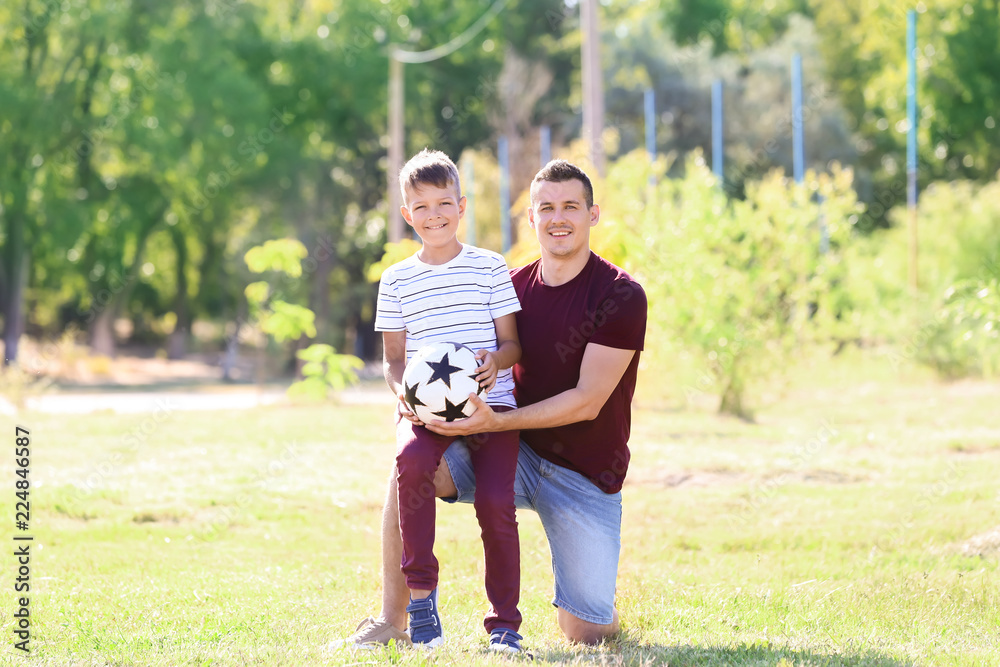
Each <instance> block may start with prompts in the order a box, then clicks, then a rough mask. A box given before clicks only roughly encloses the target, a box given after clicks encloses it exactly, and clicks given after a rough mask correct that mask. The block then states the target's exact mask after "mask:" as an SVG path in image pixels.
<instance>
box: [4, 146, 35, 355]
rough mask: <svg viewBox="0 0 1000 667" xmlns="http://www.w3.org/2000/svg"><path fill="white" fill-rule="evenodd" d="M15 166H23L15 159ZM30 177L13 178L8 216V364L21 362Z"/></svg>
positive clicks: (6, 261) (26, 278) (5, 325)
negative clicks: (19, 360) (19, 347)
mask: <svg viewBox="0 0 1000 667" xmlns="http://www.w3.org/2000/svg"><path fill="white" fill-rule="evenodd" d="M14 162H15V164H19V162H18V161H17V160H14ZM26 179H27V176H26V175H25V173H24V172H23V171H22V172H21V174H20V175H19V176H17V177H15V178H14V179H12V181H13V182H12V183H11V185H12V186H13V187H12V190H13V192H12V195H13V197H12V199H13V201H12V202H11V205H10V207H9V208H8V209H7V211H6V213H5V214H4V217H5V218H6V221H7V234H6V235H7V238H6V240H5V244H4V245H5V248H4V250H5V257H4V268H5V269H6V271H7V275H6V276H5V280H4V286H5V287H6V288H7V289H6V293H5V294H4V298H3V303H4V318H3V324H4V327H3V342H4V365H5V366H8V365H10V364H13V363H15V362H16V361H17V351H18V344H19V343H20V341H21V334H23V333H24V319H25V318H24V288H25V287H26V286H27V282H28V262H29V259H30V258H29V255H28V248H27V244H26V242H25V238H24V232H25V226H26V224H27V209H28V182H27V180H26Z"/></svg>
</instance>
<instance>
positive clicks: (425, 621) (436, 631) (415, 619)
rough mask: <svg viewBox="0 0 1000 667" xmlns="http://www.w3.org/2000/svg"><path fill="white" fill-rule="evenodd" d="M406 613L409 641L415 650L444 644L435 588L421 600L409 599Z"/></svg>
mask: <svg viewBox="0 0 1000 667" xmlns="http://www.w3.org/2000/svg"><path fill="white" fill-rule="evenodd" d="M406 613H407V614H408V615H409V617H410V621H409V625H410V641H412V642H413V645H414V646H415V647H416V648H426V649H430V648H435V647H437V646H440V645H441V644H443V643H444V630H443V629H442V628H441V615H440V614H439V613H438V592H437V589H436V588H435V589H434V590H433V591H431V594H430V595H428V596H427V597H426V598H424V599H423V600H414V599H413V598H410V604H408V605H407V606H406Z"/></svg>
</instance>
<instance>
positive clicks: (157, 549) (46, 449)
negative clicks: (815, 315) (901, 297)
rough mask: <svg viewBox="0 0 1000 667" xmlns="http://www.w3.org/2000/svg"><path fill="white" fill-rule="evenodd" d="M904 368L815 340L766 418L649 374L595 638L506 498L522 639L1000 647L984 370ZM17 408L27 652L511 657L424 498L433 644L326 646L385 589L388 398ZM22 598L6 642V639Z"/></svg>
mask: <svg viewBox="0 0 1000 667" xmlns="http://www.w3.org/2000/svg"><path fill="white" fill-rule="evenodd" d="M894 371H895V369H890V368H889V367H888V365H887V364H886V363H884V362H880V361H879V360H878V359H877V358H864V359H853V360H848V361H846V362H840V361H839V362H838V363H836V364H820V365H810V364H809V363H808V362H804V364H803V366H802V367H801V368H800V369H798V370H797V371H796V372H795V374H794V376H793V378H792V380H791V381H789V382H787V383H785V384H784V385H783V386H782V387H781V388H780V390H775V391H774V392H773V393H771V394H766V395H762V396H760V397H758V400H759V402H760V404H761V405H762V408H761V409H760V411H759V412H758V420H757V422H756V423H754V424H748V423H745V422H742V421H738V420H733V419H727V418H724V417H719V416H716V415H714V414H712V412H711V411H709V410H706V409H700V408H695V409H692V408H689V407H688V406H686V405H685V404H683V402H682V401H683V399H675V398H674V395H675V394H669V393H668V394H666V395H663V396H661V395H660V394H658V393H657V392H656V391H655V390H653V389H655V385H654V383H653V382H652V381H651V380H650V379H649V378H647V379H646V381H645V382H644V385H643V388H642V389H641V390H640V394H639V398H638V402H637V405H638V407H637V410H636V412H635V415H634V424H633V437H632V449H633V460H632V468H631V470H630V473H629V481H628V483H627V484H626V488H625V491H624V525H623V552H622V560H621V567H620V572H619V579H618V591H619V592H618V604H619V609H620V611H621V617H622V625H623V628H624V631H623V633H622V635H621V636H620V637H619V638H618V639H617V640H616V641H613V642H610V643H608V644H606V645H604V646H602V647H599V648H596V649H589V648H581V647H575V646H571V645H569V644H567V643H566V642H565V641H564V640H563V639H562V637H561V634H560V633H559V630H558V627H557V626H556V624H555V615H554V611H553V608H552V607H551V605H550V604H549V600H550V598H551V587H552V577H551V572H550V569H549V568H550V566H549V557H548V549H547V546H546V542H545V538H544V535H543V533H542V531H541V527H540V524H539V523H538V520H537V518H536V517H535V516H534V515H532V514H530V513H524V512H522V513H520V514H519V522H520V526H521V541H522V542H521V548H522V568H523V571H522V580H523V590H522V604H521V610H522V613H523V614H524V618H525V622H524V625H523V627H522V633H523V634H525V635H526V636H527V646H528V647H529V648H530V649H531V650H532V651H533V653H534V654H535V657H536V662H538V663H541V664H549V663H552V664H580V665H584V664H585V665H651V664H671V665H730V664H736V665H776V664H780V665H841V664H843V665H908V664H962V665H966V664H1000V657H998V655H1000V639H998V635H1000V632H998V628H1000V572H998V558H997V554H996V553H995V552H994V553H986V554H983V555H965V554H964V553H963V551H962V549H961V546H962V545H963V543H965V542H966V541H967V540H968V539H969V538H972V537H973V536H975V535H978V534H982V533H984V532H987V531H989V530H992V529H994V528H996V527H998V526H1000V489H998V485H997V481H996V480H997V479H998V478H1000V446H998V444H997V443H1000V422H998V420H997V419H996V418H995V417H991V416H990V415H995V414H996V406H997V405H998V404H1000V386H998V385H996V384H992V385H991V384H989V383H984V382H964V383H956V384H939V383H935V382H933V381H931V380H929V379H928V378H927V377H926V376H924V375H922V374H919V373H916V372H913V371H906V370H903V371H899V372H894ZM386 393H388V392H386ZM676 395H678V396H679V395H680V394H679V393H677V394H676ZM652 397H657V399H656V400H653V399H652ZM16 421H17V423H18V424H19V425H21V426H25V427H28V428H30V429H31V435H32V442H33V446H32V484H33V486H32V495H31V501H32V530H31V532H32V534H33V535H34V536H35V542H34V547H33V560H32V597H31V609H32V626H33V628H32V632H33V635H32V648H33V658H32V660H31V664H40V665H104V664H110V665H248V664H249V665H300V664H376V663H399V664H423V663H425V662H429V663H434V664H442V665H444V664H449V665H450V664H463V665H464V664H483V665H489V664H508V663H509V662H510V660H505V659H499V658H493V657H492V656H489V655H488V654H486V653H485V643H486V635H485V633H484V631H483V630H482V614H483V612H484V611H485V608H486V606H487V603H486V600H485V595H484V593H483V590H482V573H483V565H482V547H481V545H480V542H479V541H478V538H477V536H478V527H477V525H476V522H475V517H474V514H473V510H472V508H471V507H470V506H459V507H455V506H443V505H439V510H440V511H439V514H438V516H439V529H438V536H439V537H438V543H437V553H438V556H439V558H440V561H441V571H442V588H441V602H442V609H443V614H444V620H445V623H446V632H447V633H448V635H449V641H448V643H447V644H446V646H445V647H443V648H442V649H440V650H439V651H437V652H436V653H434V654H433V655H431V656H425V655H424V654H418V653H415V652H411V651H403V652H401V653H396V652H392V651H384V652H378V653H375V654H367V653H365V654H352V653H343V652H342V653H329V652H326V651H325V650H324V647H325V646H326V645H327V644H328V643H329V642H330V641H331V640H334V639H337V638H340V637H344V636H346V635H348V634H350V632H351V631H352V630H353V629H354V625H355V624H356V623H357V622H358V620H360V619H361V618H363V617H364V616H366V615H368V614H370V613H373V612H376V611H377V608H378V605H377V603H378V601H379V576H378V572H379V536H378V530H379V521H380V511H381V504H382V498H383V496H384V491H385V482H386V477H387V472H388V470H389V467H390V465H391V461H392V458H393V454H394V442H393V429H392V425H391V423H390V421H389V410H388V408H387V407H386V406H382V405H372V406H335V405H325V406H322V407H294V406H283V407H270V408H264V409H260V410H256V411H247V412H231V413H194V412H185V413H180V412H172V413H171V412H161V413H158V414H153V415H115V414H112V413H108V412H105V413H97V414H92V415H87V416H76V415H66V416H55V415H42V414H31V413H29V414H25V415H22V416H20V417H19V418H18V419H17V420H16ZM4 424H7V425H9V424H12V422H11V420H9V419H8V418H4ZM4 431H5V432H9V433H13V428H12V426H5V427H4ZM11 438H12V436H11ZM12 459H13V457H12V456H6V457H4V458H3V460H2V461H0V478H2V479H6V480H13V479H14V477H13V472H12V466H13V460H12ZM10 487H11V488H10V491H9V493H8V494H7V495H8V498H9V500H8V502H9V507H10V511H9V514H10V515H12V514H13V509H14V507H13V505H14V499H13V492H14V490H13V483H12V482H10ZM10 519H12V516H11V517H10ZM9 523H10V520H9V521H8V524H9ZM12 534H13V530H12V526H11V527H8V526H5V527H4V530H3V532H2V533H0V539H4V540H5V543H6V544H8V545H10V544H12V542H11V537H12ZM3 562H4V567H3V571H4V572H6V575H5V576H6V577H7V579H8V583H7V584H4V585H5V586H6V587H7V590H8V591H12V588H13V577H14V575H13V572H14V564H13V559H12V558H11V557H9V556H8V557H7V559H6V560H4V561H3ZM13 597H14V596H13V592H9V593H8V595H7V596H6V597H5V600H7V602H6V603H5V606H4V609H3V617H2V618H3V623H4V637H5V640H4V641H5V642H6V644H7V645H6V646H4V647H3V648H2V650H0V663H6V664H15V660H17V661H18V662H17V663H16V664H20V659H19V658H17V657H16V656H15V651H14V650H13V640H12V635H11V632H10V630H11V625H12V623H11V615H10V610H11V609H12V607H13V604H14V602H13Z"/></svg>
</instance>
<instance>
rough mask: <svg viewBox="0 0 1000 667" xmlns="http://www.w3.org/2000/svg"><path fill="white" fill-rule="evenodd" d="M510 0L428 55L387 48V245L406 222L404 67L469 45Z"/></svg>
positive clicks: (398, 238)
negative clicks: (403, 211) (403, 208)
mask: <svg viewBox="0 0 1000 667" xmlns="http://www.w3.org/2000/svg"><path fill="white" fill-rule="evenodd" d="M509 1H510V0H495V1H494V3H493V4H492V5H491V6H490V8H489V9H487V10H486V11H485V12H483V15H482V16H480V17H479V18H478V19H476V21H475V22H474V23H473V24H472V25H470V26H469V27H468V28H466V29H465V30H464V31H463V32H462V33H461V34H459V35H456V36H455V37H452V38H451V39H450V40H449V41H448V42H447V43H445V44H441V45H439V46H435V47H434V48H433V49H428V50H427V51H407V50H405V49H402V48H400V47H398V46H395V45H389V155H388V160H389V164H387V165H386V185H387V186H388V190H389V213H388V216H387V220H386V225H387V227H388V229H387V232H388V236H389V241H390V242H397V241H401V240H403V232H404V231H405V230H406V221H405V220H403V216H402V214H401V213H400V212H399V207H400V206H402V205H403V195H402V193H400V191H399V172H400V171H402V169H403V143H404V141H405V135H404V133H403V105H404V96H403V63H429V62H432V61H434V60H437V59H438V58H445V57H447V56H450V55H451V54H452V53H454V52H455V51H457V50H458V49H460V48H462V47H463V46H465V45H466V44H468V43H469V40H471V39H472V38H473V37H475V36H476V35H478V34H479V33H480V32H481V31H482V29H483V28H485V27H486V25H487V24H488V23H489V22H490V21H492V20H493V19H494V18H495V17H496V15H497V14H499V13H500V11H501V10H503V8H504V6H505V5H506V4H507V3H508V2H509Z"/></svg>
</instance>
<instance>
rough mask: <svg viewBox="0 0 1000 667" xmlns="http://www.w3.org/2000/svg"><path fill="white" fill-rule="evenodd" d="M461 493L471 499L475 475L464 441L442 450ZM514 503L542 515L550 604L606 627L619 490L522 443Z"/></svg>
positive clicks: (615, 568) (615, 555) (619, 518)
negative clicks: (551, 592)
mask: <svg viewBox="0 0 1000 667" xmlns="http://www.w3.org/2000/svg"><path fill="white" fill-rule="evenodd" d="M444 459H445V461H446V462H447V463H448V469H449V470H450V471H451V477H452V479H453V480H454V482H455V488H456V489H457V490H458V495H457V496H456V497H455V498H446V499H445V500H446V501H447V502H460V503H471V502H473V499H474V498H475V492H476V478H475V473H474V471H473V466H472V461H471V459H470V457H469V450H468V448H467V447H466V446H465V442H464V441H462V440H457V441H455V442H453V443H452V444H451V445H450V446H449V447H448V449H447V450H445V453H444ZM514 505H515V506H516V507H517V508H518V509H529V510H533V511H535V512H537V513H538V517H539V518H540V519H541V521H542V527H543V528H544V529H545V535H546V537H547V538H548V541H549V551H551V552H552V574H553V577H554V578H555V597H554V598H553V600H552V604H553V605H555V606H557V607H560V608H562V609H565V610H566V611H568V612H569V613H571V614H573V615H574V616H576V617H577V618H579V619H581V620H584V621H588V622H590V623H596V624H598V625H608V624H610V623H611V622H612V621H613V620H614V616H613V614H614V608H615V582H616V580H617V578H618V554H619V552H620V551H621V525H622V499H621V493H612V494H608V493H604V491H602V490H601V489H599V488H598V487H597V486H596V485H595V484H594V483H593V482H591V481H590V480H589V479H587V478H586V477H584V476H583V475H581V474H579V473H577V472H573V471H572V470H568V469H567V468H563V467H562V466H558V465H556V464H554V463H551V462H550V461H546V460H545V459H543V458H541V457H540V456H538V454H536V453H535V452H534V451H533V450H532V449H531V447H529V446H528V445H526V444H525V443H524V442H523V441H522V442H521V449H520V452H519V453H518V457H517V477H516V478H515V480H514Z"/></svg>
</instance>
